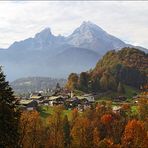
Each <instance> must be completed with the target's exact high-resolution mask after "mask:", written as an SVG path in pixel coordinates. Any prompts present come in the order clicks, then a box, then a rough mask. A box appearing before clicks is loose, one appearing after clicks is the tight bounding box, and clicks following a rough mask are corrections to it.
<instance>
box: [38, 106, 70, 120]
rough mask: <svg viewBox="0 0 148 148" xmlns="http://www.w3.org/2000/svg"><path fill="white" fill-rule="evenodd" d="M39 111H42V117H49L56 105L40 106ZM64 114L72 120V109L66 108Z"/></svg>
mask: <svg viewBox="0 0 148 148" xmlns="http://www.w3.org/2000/svg"><path fill="white" fill-rule="evenodd" d="M38 111H39V112H40V115H41V117H42V118H47V117H49V116H50V115H52V114H53V111H54V107H52V106H40V107H39V109H38ZM62 115H63V116H64V115H67V116H68V119H69V120H70V119H71V115H72V112H71V110H64V111H63V113H62Z"/></svg>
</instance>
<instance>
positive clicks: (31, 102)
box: [19, 85, 139, 112]
mask: <svg viewBox="0 0 148 148" xmlns="http://www.w3.org/2000/svg"><path fill="white" fill-rule="evenodd" d="M138 97H139V95H135V96H134V97H133V101H132V103H133V104H136V103H138V101H137V100H138ZM126 99H127V98H126V97H124V96H117V97H114V102H116V103H117V104H118V105H114V106H113V108H112V109H113V111H114V112H119V111H120V109H121V105H122V104H123V103H127V101H126ZM97 101H98V96H97V95H96V94H93V93H88V94H83V95H76V94H74V92H73V91H69V90H67V89H65V88H61V87H60V86H59V85H57V86H56V88H55V89H54V90H51V91H50V93H49V92H48V93H47V92H46V93H45V92H43V91H37V92H32V93H30V96H29V98H21V99H20V100H19V108H20V109H21V110H28V111H31V110H37V108H38V107H41V106H47V107H53V106H58V105H61V106H64V108H65V109H66V110H72V109H74V108H77V109H78V111H80V112H83V111H84V110H86V109H87V108H91V107H92V106H93V105H94V104H95V103H96V102H97Z"/></svg>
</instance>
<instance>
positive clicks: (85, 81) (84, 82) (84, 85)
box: [79, 72, 89, 92]
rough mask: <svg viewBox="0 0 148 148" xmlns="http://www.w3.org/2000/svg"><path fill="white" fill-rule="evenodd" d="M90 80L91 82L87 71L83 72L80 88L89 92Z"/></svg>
mask: <svg viewBox="0 0 148 148" xmlns="http://www.w3.org/2000/svg"><path fill="white" fill-rule="evenodd" d="M88 82H89V77H88V74H87V73H86V72H81V74H80V78H79V88H80V90H82V91H84V92H87V91H88Z"/></svg>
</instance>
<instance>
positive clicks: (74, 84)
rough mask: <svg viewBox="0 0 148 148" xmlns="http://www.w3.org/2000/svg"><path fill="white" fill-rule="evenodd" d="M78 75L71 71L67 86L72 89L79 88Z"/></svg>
mask: <svg viewBox="0 0 148 148" xmlns="http://www.w3.org/2000/svg"><path fill="white" fill-rule="evenodd" d="M78 79H79V77H78V75H77V74H76V73H71V74H70V75H69V77H68V82H67V84H66V87H67V88H68V89H70V90H73V89H77V88H78Z"/></svg>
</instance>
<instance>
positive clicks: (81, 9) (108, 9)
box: [0, 1, 148, 48]
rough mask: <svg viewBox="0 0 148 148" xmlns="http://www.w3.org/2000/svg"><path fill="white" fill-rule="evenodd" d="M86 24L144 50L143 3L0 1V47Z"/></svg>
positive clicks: (146, 23) (147, 24)
mask: <svg viewBox="0 0 148 148" xmlns="http://www.w3.org/2000/svg"><path fill="white" fill-rule="evenodd" d="M88 20H89V21H91V22H93V23H95V24H97V25H98V26H100V27H101V28H103V29H104V30H105V31H107V32H108V33H110V34H112V35H114V36H116V37H119V38H120V39H121V40H123V41H125V42H127V43H131V44H134V45H141V46H143V47H147V48H148V2H146V1H145V2H144V1H141V2H140V1H138V2H136V1H135V2H134V1H125V2H120V1H118V2H117V1H116V2H113V1H102V2H100V1H98V2H97V1H94V2H92V1H85V2H84V1H73V2H72V1H71V2H60V1H59V2H58V1H51V2H49V1H43V2H40V1H32V2H27V1H26V2H23V1H21V2H15V1H5V2H4V1H1V2H0V47H1V48H2V47H8V46H9V45H10V44H11V43H13V42H14V41H19V40H23V39H25V38H28V37H33V36H34V35H35V34H36V33H37V32H40V31H41V30H42V29H44V28H45V27H50V28H51V31H52V33H53V34H55V35H58V34H62V35H69V34H70V33H72V31H73V30H74V29H75V28H77V27H78V26H80V24H81V23H82V22H83V21H88Z"/></svg>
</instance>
